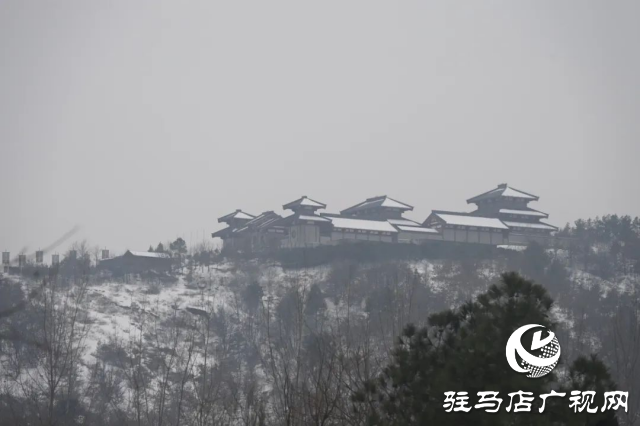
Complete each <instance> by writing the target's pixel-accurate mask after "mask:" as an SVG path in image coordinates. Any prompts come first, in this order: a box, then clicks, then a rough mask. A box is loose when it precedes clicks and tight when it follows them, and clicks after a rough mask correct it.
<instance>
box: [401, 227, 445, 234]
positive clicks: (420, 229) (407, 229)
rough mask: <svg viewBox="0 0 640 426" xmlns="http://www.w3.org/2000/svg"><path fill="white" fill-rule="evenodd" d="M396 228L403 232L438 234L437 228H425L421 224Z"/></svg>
mask: <svg viewBox="0 0 640 426" xmlns="http://www.w3.org/2000/svg"><path fill="white" fill-rule="evenodd" d="M398 229H399V230H401V231H403V232H419V233H423V234H438V233H439V232H438V230H437V229H433V228H425V227H423V226H402V225H400V226H398Z"/></svg>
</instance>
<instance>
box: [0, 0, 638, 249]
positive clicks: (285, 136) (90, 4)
mask: <svg viewBox="0 0 640 426" xmlns="http://www.w3.org/2000/svg"><path fill="white" fill-rule="evenodd" d="M639 16H640V2H637V1H609V2H602V1H577V0H575V1H562V2H558V1H518V2H516V1H511V0H505V1H484V2H471V1H469V2H450V1H441V2H435V1H434V2H427V1H415V2H391V1H371V0H367V1H357V2H356V1H353V2H352V1H322V2H301V1H290V2H280V1H246V2H236V1H224V2H223V1H219V2H216V1H201V2H196V1H189V2H185V1H156V0H154V1H124V0H123V1H84V0H78V1H62V0H61V1H55V2H47V1H39V2H36V1H24V0H15V1H7V0H3V1H0V144H1V145H0V178H1V186H0V203H2V209H1V210H2V211H1V213H0V218H1V220H0V249H10V250H12V251H13V252H14V253H15V252H16V251H17V250H19V249H20V248H21V247H23V246H28V247H29V249H30V250H35V249H36V248H38V247H44V246H46V245H48V244H49V243H51V242H52V241H53V240H55V239H56V238H57V237H59V236H60V235H62V234H63V233H64V232H65V231H67V230H68V229H69V228H71V227H73V226H74V225H76V224H78V225H81V226H82V231H81V232H80V233H79V234H78V235H77V236H76V238H86V239H88V240H89V241H90V242H91V243H92V244H99V245H101V246H104V247H109V248H111V249H112V250H119V251H120V250H123V249H125V248H131V249H143V250H144V249H146V248H147V247H148V246H149V244H150V243H153V244H157V243H158V241H166V240H168V239H173V238H175V237H176V236H183V237H184V238H186V239H187V240H189V239H190V238H192V239H194V238H197V239H198V240H201V239H202V233H203V231H204V232H206V234H207V235H209V234H210V232H211V231H214V230H217V229H219V228H220V226H219V224H218V223H217V221H216V218H217V217H219V216H222V215H223V214H225V213H228V212H230V211H232V210H233V209H236V208H242V209H245V210H247V211H249V212H251V213H254V214H257V213H260V212H262V211H264V210H276V211H279V210H280V209H281V206H282V204H284V203H285V202H288V201H291V200H293V199H295V198H297V197H299V196H300V195H308V196H309V197H312V198H314V199H317V200H319V201H322V202H325V203H327V204H328V210H331V211H337V210H340V209H343V208H345V207H348V206H350V205H352V204H355V203H357V202H359V201H361V200H362V199H364V198H366V197H371V196H375V195H382V194H387V195H389V196H391V197H394V198H397V199H399V200H401V201H404V202H407V203H409V204H412V205H414V206H415V207H416V208H415V210H414V212H412V213H411V214H410V215H409V216H410V217H412V218H414V219H417V220H424V218H426V216H427V215H428V213H429V211H430V210H431V209H446V210H468V209H469V208H470V206H467V205H466V203H465V200H466V199H467V198H469V197H471V196H473V195H476V194H478V193H480V192H484V191H486V190H489V189H492V188H493V187H495V185H496V184H498V183H501V182H508V183H509V184H511V185H512V186H514V187H516V188H519V189H522V190H525V191H529V192H533V193H535V194H537V195H539V196H540V197H541V198H540V201H539V202H538V203H535V205H534V206H533V207H535V208H538V209H540V210H543V211H546V212H548V213H550V215H551V216H550V218H549V222H550V223H553V224H556V225H560V226H561V225H563V224H564V223H566V222H567V221H573V220H575V219H577V218H581V217H583V218H586V217H590V216H591V217H593V216H596V215H602V214H607V213H618V214H630V215H640V196H639V193H640V191H639V180H640V172H638V166H637V164H638V160H639V158H640V147H639V142H640V84H639V81H638V79H639V78H640V47H639V41H640V25H638V17H639ZM191 236H193V237H191ZM188 242H190V241H188Z"/></svg>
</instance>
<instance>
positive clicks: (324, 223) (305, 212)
mask: <svg viewBox="0 0 640 426" xmlns="http://www.w3.org/2000/svg"><path fill="white" fill-rule="evenodd" d="M326 207H327V205H326V204H324V203H321V202H319V201H315V200H312V199H311V198H309V197H307V196H306V195H303V196H302V197H300V198H298V199H297V200H294V201H291V202H290V203H287V204H285V205H283V206H282V208H283V209H285V210H291V211H292V212H293V214H292V215H289V216H287V217H285V218H283V219H282V220H281V221H279V222H278V225H279V226H282V227H284V228H285V229H286V230H287V232H285V235H284V238H283V239H282V245H281V246H282V247H283V248H299V247H315V246H318V245H320V244H322V243H326V242H327V241H328V240H329V239H330V236H331V221H330V220H329V219H327V218H326V217H322V216H320V215H319V214H317V211H318V210H322V209H324V208H326Z"/></svg>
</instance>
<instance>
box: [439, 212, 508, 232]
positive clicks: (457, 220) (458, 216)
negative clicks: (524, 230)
mask: <svg viewBox="0 0 640 426" xmlns="http://www.w3.org/2000/svg"><path fill="white" fill-rule="evenodd" d="M432 214H434V215H436V216H437V217H439V218H440V219H442V220H443V221H444V222H445V223H446V224H447V225H458V226H473V227H477V228H493V229H509V228H508V227H507V226H506V225H505V224H504V223H502V221H500V219H495V218H491V217H481V216H472V215H470V214H467V213H455V212H442V211H437V210H434V211H433V213H432Z"/></svg>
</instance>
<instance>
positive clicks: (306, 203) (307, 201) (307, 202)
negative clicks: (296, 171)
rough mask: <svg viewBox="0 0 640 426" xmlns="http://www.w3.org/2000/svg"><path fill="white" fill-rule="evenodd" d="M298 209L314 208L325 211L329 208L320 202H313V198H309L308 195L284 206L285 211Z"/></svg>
mask: <svg viewBox="0 0 640 426" xmlns="http://www.w3.org/2000/svg"><path fill="white" fill-rule="evenodd" d="M296 207H314V208H317V209H324V208H326V207H327V205H326V204H324V203H321V202H319V201H315V200H312V199H311V198H309V197H307V196H306V195H303V196H302V197H300V198H298V199H297V200H295V201H291V202H290V203H287V204H285V205H284V206H282V208H283V209H285V210H290V209H292V208H296Z"/></svg>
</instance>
